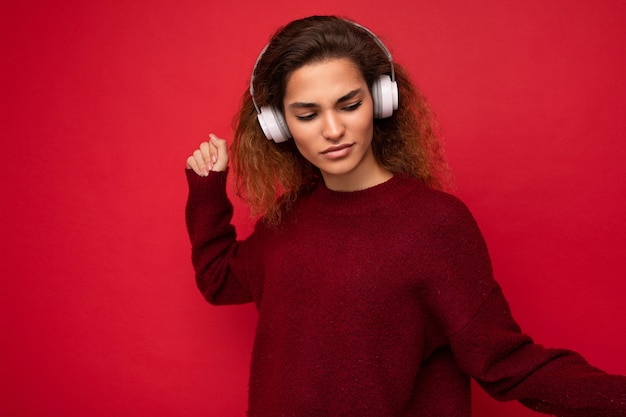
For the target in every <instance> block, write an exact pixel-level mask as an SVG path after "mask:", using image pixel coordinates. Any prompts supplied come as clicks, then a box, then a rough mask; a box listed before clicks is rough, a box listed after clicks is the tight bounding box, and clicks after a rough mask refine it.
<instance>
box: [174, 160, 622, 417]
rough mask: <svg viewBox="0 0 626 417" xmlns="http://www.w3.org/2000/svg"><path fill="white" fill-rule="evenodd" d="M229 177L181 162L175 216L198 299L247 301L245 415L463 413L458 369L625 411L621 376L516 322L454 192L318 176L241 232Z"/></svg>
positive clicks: (464, 374) (494, 389)
mask: <svg viewBox="0 0 626 417" xmlns="http://www.w3.org/2000/svg"><path fill="white" fill-rule="evenodd" d="M226 178H227V172H211V173H210V175H209V176H208V177H200V176H197V175H196V174H195V173H193V172H192V171H190V170H187V179H188V184H189V198H188V201H187V207H186V219H187V228H188V232H189V236H190V240H191V245H192V262H193V265H194V268H195V271H196V281H197V285H198V288H199V289H200V291H201V292H202V294H203V295H204V297H205V298H206V299H207V300H208V301H209V302H210V303H212V304H215V305H222V304H240V303H247V302H254V303H255V304H256V307H257V310H258V315H259V317H258V325H257V330H256V335H255V341H254V346H253V353H252V360H251V367H250V385H249V404H248V415H249V416H250V417H279V416H285V417H296V416H297V417H314V416H315V417H317V416H346V417H347V416H354V417H370V416H371V417H412V416H415V417H417V416H419V417H439V416H441V417H469V416H470V413H471V394H470V378H474V379H475V380H476V381H477V382H478V383H479V384H480V385H481V386H482V387H483V388H484V389H485V390H486V391H487V392H488V393H489V394H490V395H491V396H493V397H494V398H496V399H498V400H519V401H520V402H521V403H522V404H524V405H526V406H527V407H529V408H531V409H533V410H536V411H540V412H543V413H548V414H553V415H557V416H569V417H583V416H584V417H594V416H596V417H603V416H606V417H609V416H610V417H615V416H622V415H626V377H624V376H617V375H609V374H607V373H605V372H603V371H601V370H599V369H596V368H594V367H592V366H591V365H589V364H588V363H587V362H586V361H585V360H584V359H583V358H582V357H581V356H580V355H578V354H577V353H575V352H572V351H569V350H564V349H548V348H544V347H542V346H540V345H538V344H535V343H533V341H532V339H531V338H530V337H529V336H528V335H525V334H523V333H522V332H521V330H520V328H519V326H518V325H517V324H516V322H515V321H514V319H513V318H512V317H511V313H510V309H509V306H508V304H507V302H506V300H505V298H504V297H503V295H502V291H501V289H500V287H499V286H498V284H497V283H496V281H495V280H494V278H493V274H492V269H491V263H490V259H489V254H488V251H487V247H486V245H485V242H484V239H483V237H482V235H481V232H480V230H479V228H478V226H477V224H476V222H475V220H474V218H473V216H472V215H471V213H470V212H469V210H468V209H467V207H466V206H465V205H464V204H463V203H462V202H461V201H460V200H458V199H457V198H456V197H454V196H452V195H450V194H447V193H444V192H440V191H436V190H433V189H430V188H428V187H426V186H424V185H423V184H422V183H420V182H419V181H417V180H415V179H411V178H408V177H405V176H402V175H395V176H394V177H393V178H391V179H390V180H388V181H386V182H385V183H383V184H380V185H377V186H375V187H372V188H368V189H365V190H362V191H356V192H335V191H331V190H329V189H327V188H326V187H325V186H324V185H323V184H320V185H318V186H317V187H315V188H314V189H312V190H310V191H308V192H306V193H303V194H302V195H300V196H299V197H298V198H297V199H296V201H295V202H294V203H293V204H292V206H291V207H290V209H289V210H288V211H286V212H285V214H284V216H283V218H282V221H281V223H280V224H279V225H278V226H273V227H269V226H268V225H266V224H265V223H264V222H263V221H259V222H257V224H256V227H255V230H254V232H253V233H252V234H251V235H250V236H249V237H248V238H246V239H245V240H241V241H240V240H237V236H236V231H235V228H234V227H233V225H232V224H231V218H232V211H233V207H232V204H231V202H230V201H229V198H228V196H227V193H226Z"/></svg>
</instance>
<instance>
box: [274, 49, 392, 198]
mask: <svg viewBox="0 0 626 417" xmlns="http://www.w3.org/2000/svg"><path fill="white" fill-rule="evenodd" d="M283 105H284V111H285V121H286V122H287V125H288V126H289V130H290V131H291V134H292V135H293V139H294V141H295V144H296V146H297V148H298V150H299V151H300V153H301V154H302V156H304V157H305V158H306V159H307V160H308V161H309V162H311V163H312V164H313V165H315V166H316V167H317V168H319V169H320V171H321V173H322V176H323V178H324V182H325V183H326V186H327V187H328V188H330V189H332V190H336V191H354V190H359V189H365V188H368V187H372V186H374V185H376V184H379V183H381V182H384V181H385V180H387V179H389V178H390V176H391V174H390V173H389V172H387V171H386V170H385V169H384V168H382V167H381V166H380V164H379V163H378V161H376V158H375V157H374V154H373V152H372V146H371V145H372V135H373V131H374V118H373V103H372V96H371V94H370V91H369V88H368V86H367V83H366V82H365V79H364V78H363V76H362V75H361V73H360V71H359V70H358V68H357V67H356V65H354V63H353V62H352V61H351V60H349V59H347V58H333V59H328V60H325V61H322V62H315V63H311V64H307V65H305V66H303V67H301V68H299V69H297V70H296V71H294V72H293V73H291V74H290V76H289V77H288V79H287V86H286V91H285V97H284V98H283Z"/></svg>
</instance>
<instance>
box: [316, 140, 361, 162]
mask: <svg viewBox="0 0 626 417" xmlns="http://www.w3.org/2000/svg"><path fill="white" fill-rule="evenodd" d="M352 145H353V144H352V143H343V144H341V145H334V146H330V147H328V148H326V149H324V150H323V151H322V152H321V153H322V155H324V156H326V157H328V158H331V159H335V158H341V157H342V156H345V155H347V154H348V153H349V152H350V150H351V149H352Z"/></svg>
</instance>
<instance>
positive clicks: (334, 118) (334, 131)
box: [322, 111, 346, 140]
mask: <svg viewBox="0 0 626 417" xmlns="http://www.w3.org/2000/svg"><path fill="white" fill-rule="evenodd" d="M323 118H324V124H323V127H322V136H324V138H326V139H328V140H338V139H341V138H342V137H343V134H344V133H345V131H346V128H345V126H344V124H343V122H342V120H341V117H340V116H339V115H338V114H337V113H336V112H334V111H328V112H326V114H324V116H323Z"/></svg>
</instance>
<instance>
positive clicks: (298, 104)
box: [289, 88, 362, 109]
mask: <svg viewBox="0 0 626 417" xmlns="http://www.w3.org/2000/svg"><path fill="white" fill-rule="evenodd" d="M361 91H362V89H361V88H357V89H356V90H352V91H350V92H349V93H348V94H345V95H343V96H341V97H339V98H338V99H337V101H336V103H337V104H339V103H343V102H344V101H348V100H351V99H353V98H354V97H355V96H357V95H358V94H360V93H361ZM312 107H319V104H316V103H305V102H301V101H298V102H295V103H291V104H290V105H289V108H290V109H303V108H304V109H306V108H312Z"/></svg>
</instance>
